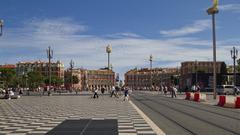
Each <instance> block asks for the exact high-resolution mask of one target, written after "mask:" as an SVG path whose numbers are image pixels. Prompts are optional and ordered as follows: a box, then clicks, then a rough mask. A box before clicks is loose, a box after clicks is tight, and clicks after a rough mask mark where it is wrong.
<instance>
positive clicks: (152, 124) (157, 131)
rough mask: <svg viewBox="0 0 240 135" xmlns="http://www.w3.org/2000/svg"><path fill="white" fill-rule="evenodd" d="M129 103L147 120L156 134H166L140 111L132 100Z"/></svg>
mask: <svg viewBox="0 0 240 135" xmlns="http://www.w3.org/2000/svg"><path fill="white" fill-rule="evenodd" d="M129 103H130V104H131V105H132V106H133V108H134V109H135V110H136V111H137V112H138V114H139V115H140V116H142V118H143V119H144V120H145V121H146V122H147V124H148V125H149V126H150V127H151V128H152V129H153V131H154V132H155V133H156V134H157V135H166V134H165V133H164V132H163V131H162V130H161V129H160V128H159V127H158V126H157V125H156V124H155V123H154V122H153V121H152V120H151V119H150V118H149V117H148V116H147V115H146V114H144V112H142V111H141V110H140V109H139V108H138V107H137V106H136V105H135V104H134V103H133V102H132V101H129Z"/></svg>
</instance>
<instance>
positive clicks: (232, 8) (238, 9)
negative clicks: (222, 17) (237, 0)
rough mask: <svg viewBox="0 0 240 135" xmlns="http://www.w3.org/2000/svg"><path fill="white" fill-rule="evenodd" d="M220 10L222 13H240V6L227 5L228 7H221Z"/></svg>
mask: <svg viewBox="0 0 240 135" xmlns="http://www.w3.org/2000/svg"><path fill="white" fill-rule="evenodd" d="M219 10H222V11H233V12H236V13H240V4H226V5H220V6H219Z"/></svg>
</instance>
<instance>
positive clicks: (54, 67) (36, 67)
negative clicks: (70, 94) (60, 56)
mask: <svg viewBox="0 0 240 135" xmlns="http://www.w3.org/2000/svg"><path fill="white" fill-rule="evenodd" d="M30 71H36V72H39V73H41V74H42V75H43V76H46V77H47V76H48V75H49V63H48V62H43V61H35V62H18V63H17V64H16V73H17V75H18V76H21V75H23V74H26V73H28V72H30ZM51 74H52V76H56V77H58V78H61V79H63V78H64V65H63V63H61V62H60V61H57V62H52V63H51Z"/></svg>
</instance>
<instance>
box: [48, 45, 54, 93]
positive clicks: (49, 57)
mask: <svg viewBox="0 0 240 135" xmlns="http://www.w3.org/2000/svg"><path fill="white" fill-rule="evenodd" d="M46 51H47V58H48V77H49V93H50V88H51V81H52V80H51V70H52V69H51V59H52V58H53V50H52V49H51V47H50V46H49V47H48V49H47V50H46Z"/></svg>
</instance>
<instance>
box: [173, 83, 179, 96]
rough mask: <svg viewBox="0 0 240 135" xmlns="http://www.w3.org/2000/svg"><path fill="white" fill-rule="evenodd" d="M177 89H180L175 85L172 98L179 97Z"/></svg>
mask: <svg viewBox="0 0 240 135" xmlns="http://www.w3.org/2000/svg"><path fill="white" fill-rule="evenodd" d="M177 91H178V90H177V88H176V86H173V87H172V98H173V97H175V98H177Z"/></svg>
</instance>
